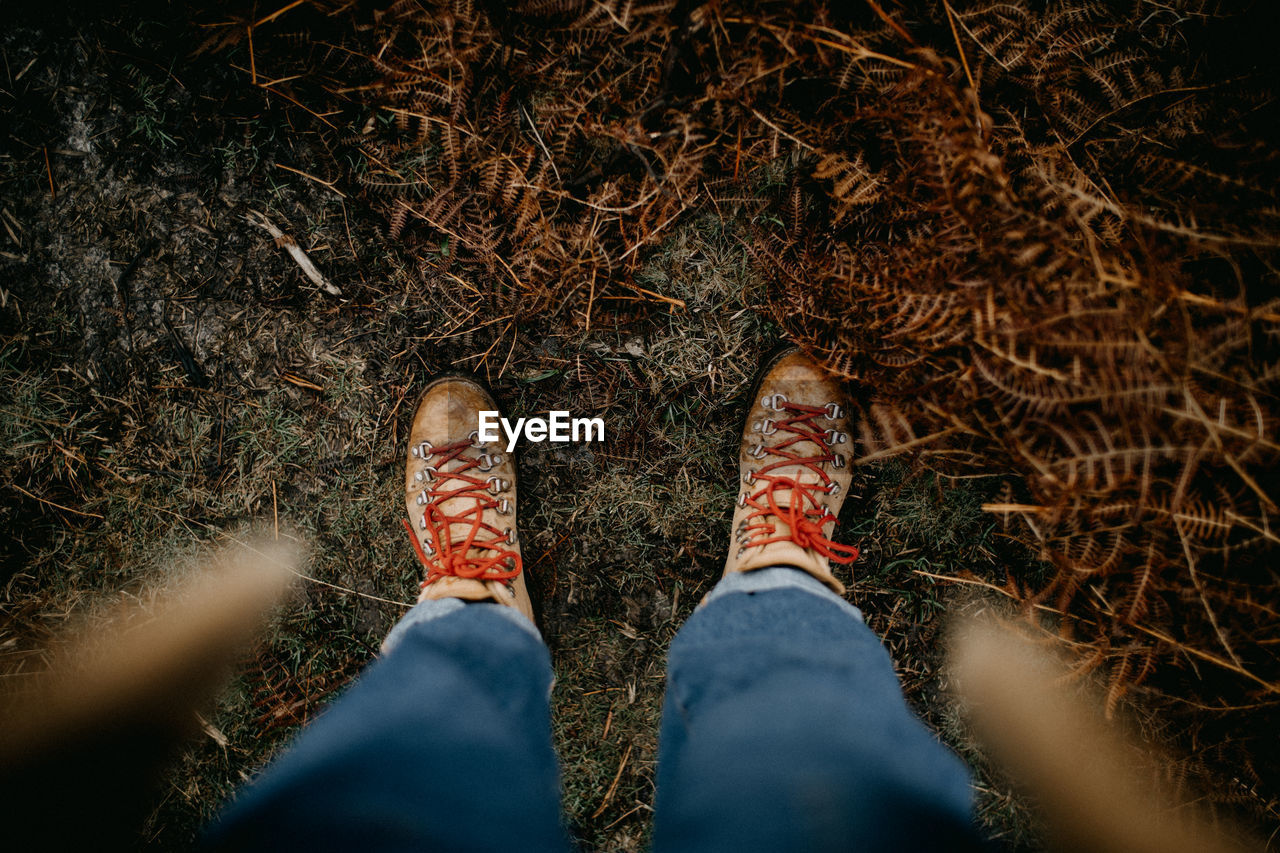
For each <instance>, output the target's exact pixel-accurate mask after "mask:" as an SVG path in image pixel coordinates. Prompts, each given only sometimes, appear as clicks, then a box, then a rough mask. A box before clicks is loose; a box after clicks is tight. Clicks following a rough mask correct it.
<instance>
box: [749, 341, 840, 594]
mask: <svg viewBox="0 0 1280 853" xmlns="http://www.w3.org/2000/svg"><path fill="white" fill-rule="evenodd" d="M843 399H844V397H843V394H842V392H841V388H840V385H839V383H837V382H836V381H835V380H833V379H832V378H831V377H829V376H828V375H827V374H825V373H824V372H823V371H822V370H821V369H820V368H819V367H818V366H817V365H816V364H814V363H813V362H812V361H811V360H810V359H809V358H808V357H807V356H805V355H804V354H803V353H801V352H800V351H799V350H795V349H791V350H787V351H786V352H783V353H780V354H779V355H778V356H776V357H775V358H774V359H773V360H772V361H771V362H770V363H769V364H767V365H766V366H765V368H764V370H763V371H762V375H761V378H760V380H759V381H758V382H757V383H756V390H755V392H754V394H753V396H752V400H751V403H750V406H751V407H750V409H748V411H747V422H746V425H745V426H744V428H743V434H742V449H741V451H740V453H739V456H738V460H739V461H738V469H739V472H740V475H741V478H742V482H741V489H742V491H741V492H740V494H739V495H738V507H737V509H736V510H735V511H734V513H733V538H734V541H733V543H731V544H730V546H729V559H728V561H727V562H726V563H725V567H724V570H725V574H728V573H729V572H749V571H752V570H753V569H765V568H769V567H771V566H795V567H796V568H798V569H803V570H804V571H806V572H808V573H809V574H811V575H813V576H814V577H815V578H817V579H818V580H820V581H822V582H823V583H825V584H826V585H827V586H829V587H831V589H833V590H835V591H836V592H837V593H843V592H844V585H843V584H842V583H840V581H838V580H836V578H835V576H834V575H833V574H832V573H831V565H830V564H831V562H832V561H835V562H836V563H839V564H842V565H847V564H849V563H852V562H853V561H854V560H856V559H857V558H858V549H857V548H854V547H852V546H850V545H840V544H838V543H836V542H833V541H831V534H832V532H833V531H834V530H835V525H836V516H837V515H838V514H839V512H840V505H841V504H843V503H844V496H845V492H846V491H847V490H848V488H849V482H850V480H851V479H852V476H851V474H850V471H849V465H850V463H851V462H852V459H853V457H852V452H853V438H852V436H851V434H850V431H849V413H848V411H847V409H846V408H845V406H844V404H843Z"/></svg>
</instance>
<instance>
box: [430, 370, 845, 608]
mask: <svg viewBox="0 0 1280 853" xmlns="http://www.w3.org/2000/svg"><path fill="white" fill-rule="evenodd" d="M497 408H498V407H497V405H496V404H495V403H494V400H493V398H492V397H491V396H490V395H489V393H488V392H487V391H486V390H485V389H484V388H483V387H482V386H481V385H479V384H478V383H477V382H475V381H473V380H471V379H467V378H464V377H459V376H442V377H439V378H437V379H435V380H433V381H432V382H431V383H430V384H428V386H427V388H426V391H425V392H424V394H423V396H422V400H421V402H420V403H419V404H418V409H417V411H416V412H415V413H414V417H413V426H412V428H411V430H410V433H409V451H408V457H407V460H406V464H405V507H406V509H407V511H408V518H407V520H406V521H405V522H404V524H405V528H406V529H407V530H408V532H409V535H410V538H411V541H412V543H413V547H414V550H415V551H416V552H417V554H418V558H419V560H421V562H422V565H423V567H424V568H425V570H426V574H425V577H424V579H423V582H422V591H421V594H420V596H419V600H424V599H439V598H459V599H464V600H470V601H494V602H497V603H499V604H504V605H507V606H510V607H515V608H516V609H518V610H520V611H521V612H522V613H524V614H525V615H526V616H528V617H529V619H530V620H531V621H532V620H533V618H534V613H533V606H532V602H531V600H530V597H529V588H528V583H527V580H526V576H525V572H524V566H523V561H522V558H521V549H520V539H519V535H518V533H517V524H516V506H517V503H516V502H517V489H516V465H515V459H514V458H513V457H512V454H510V453H507V452H505V451H504V448H503V445H502V443H501V441H490V442H486V441H483V440H482V437H481V432H480V429H479V415H480V412H482V411H495V410H497ZM852 447H853V440H852V437H851V435H850V432H849V413H848V411H847V410H846V409H845V407H844V406H843V405H842V395H841V390H840V385H839V384H838V383H837V382H836V381H834V380H833V379H831V378H830V377H829V376H827V375H826V374H825V373H823V372H822V370H820V369H819V368H818V366H817V365H815V364H814V363H813V362H812V361H811V360H809V359H808V358H807V357H806V356H804V355H803V354H801V353H800V352H798V351H796V350H790V351H787V352H783V353H781V354H779V355H778V356H776V357H775V358H773V359H772V360H771V361H770V362H768V363H767V364H766V365H765V367H764V368H763V370H762V371H761V374H760V378H759V380H758V381H757V383H756V387H755V390H754V392H753V393H752V399H751V404H750V409H749V410H748V412H747V418H746V424H745V426H744V428H743V435H742V445H741V448H740V450H739V456H738V468H739V474H740V477H741V482H740V491H739V494H738V501H737V507H736V508H735V510H734V514H733V528H732V531H733V542H732V543H731V545H730V547H729V555H728V559H727V560H726V562H725V569H724V570H725V573H726V574H728V573H730V572H749V571H752V570H754V569H762V568H769V567H771V566H793V567H795V568H798V569H801V570H803V571H805V572H808V573H809V574H811V575H813V576H814V577H815V578H818V579H819V580H820V581H822V582H823V583H825V584H826V585H827V586H828V587H830V588H831V589H832V590H834V591H835V592H837V593H843V592H844V586H843V585H842V584H841V583H840V581H838V580H836V578H835V576H834V575H833V574H832V572H831V565H830V564H831V563H832V562H835V563H839V564H847V563H852V562H853V561H854V560H855V559H856V558H857V555H858V551H857V549H856V548H854V547H851V546H848V545H841V544H838V543H836V542H834V541H832V539H831V534H832V531H833V530H834V528H835V524H836V516H837V514H838V513H839V512H840V505H841V504H842V503H843V502H844V497H845V492H846V491H847V489H848V486H849V482H850V479H851V475H850V470H849V468H850V464H851V463H852V461H853V460H852V456H851V454H852Z"/></svg>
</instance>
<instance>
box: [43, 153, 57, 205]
mask: <svg viewBox="0 0 1280 853" xmlns="http://www.w3.org/2000/svg"><path fill="white" fill-rule="evenodd" d="M44 172H45V174H46V175H48V176H49V195H50V196H52V197H53V198H54V199H56V198H57V197H58V191H57V190H56V189H54V188H53V166H51V165H49V147H48V146H45V149H44Z"/></svg>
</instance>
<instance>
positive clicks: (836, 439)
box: [822, 428, 849, 447]
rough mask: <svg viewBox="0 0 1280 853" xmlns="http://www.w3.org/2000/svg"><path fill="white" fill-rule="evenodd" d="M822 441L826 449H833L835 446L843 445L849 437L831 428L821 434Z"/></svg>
mask: <svg viewBox="0 0 1280 853" xmlns="http://www.w3.org/2000/svg"><path fill="white" fill-rule="evenodd" d="M822 440H823V442H824V443H825V444H826V445H827V446H828V447H834V446H835V445H837V444H844V443H845V442H846V441H848V440H849V436H847V435H845V434H844V433H842V432H840V431H839V430H837V429H834V428H833V429H829V430H827V431H826V432H824V433H823V434H822Z"/></svg>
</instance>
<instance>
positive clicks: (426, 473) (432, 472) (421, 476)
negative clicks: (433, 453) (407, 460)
mask: <svg viewBox="0 0 1280 853" xmlns="http://www.w3.org/2000/svg"><path fill="white" fill-rule="evenodd" d="M438 473H440V472H439V471H437V470H436V466H434V465H426V466H424V467H422V468H420V469H418V470H417V471H416V472H414V475H413V479H414V480H415V481H416V482H419V483H422V482H427V483H430V482H431V481H432V480H434V479H435V478H436V474H438Z"/></svg>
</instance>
